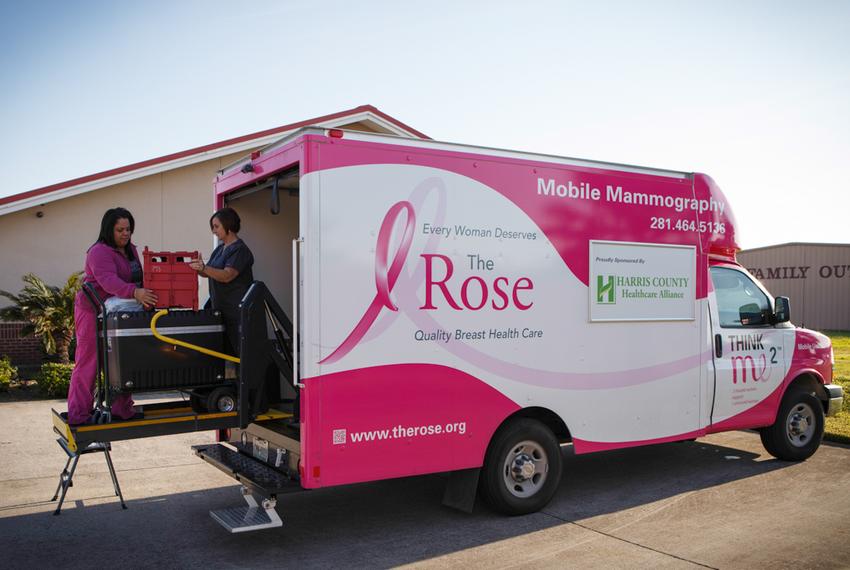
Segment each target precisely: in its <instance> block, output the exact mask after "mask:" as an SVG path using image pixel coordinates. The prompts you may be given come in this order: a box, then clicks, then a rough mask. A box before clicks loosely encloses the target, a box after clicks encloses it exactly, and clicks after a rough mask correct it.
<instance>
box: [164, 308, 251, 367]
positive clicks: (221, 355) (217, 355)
mask: <svg viewBox="0 0 850 570" xmlns="http://www.w3.org/2000/svg"><path fill="white" fill-rule="evenodd" d="M167 314H168V309H162V310H161V311H157V312H156V314H155V315H154V316H153V318H152V319H151V332H152V333H153V336H154V337H156V338H157V339H159V340H161V341H162V342H165V343H168V344H175V345H177V346H182V347H183V348H188V349H189V350H195V351H197V352H200V353H202V354H206V355H208V356H214V357H215V358H221V359H222V360H228V361H230V362H235V363H236V364H239V358H237V357H235V356H230V355H229V354H224V353H223V352H216V351H215V350H210V349H208V348H204V347H203V346H198V345H196V344H189V343H188V342H183V341H182V340H177V339H176V338H171V337H168V336H164V335H161V334H159V333H158V332H157V330H156V322H157V321H158V320H159V318H160V317H162V316H163V315H167Z"/></svg>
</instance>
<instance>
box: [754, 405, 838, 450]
mask: <svg viewBox="0 0 850 570" xmlns="http://www.w3.org/2000/svg"><path fill="white" fill-rule="evenodd" d="M823 428H824V419H823V405H822V404H821V402H820V400H818V399H817V398H815V397H814V396H813V395H811V394H809V393H808V392H801V391H799V390H794V391H789V392H788V393H787V394H785V397H784V398H782V405H781V406H779V413H778V414H777V415H776V421H775V422H773V425H771V426H768V427H766V428H762V430H761V442H762V445H764V448H765V449H766V450H767V452H768V453H769V454H771V455H772V456H774V457H776V458H777V459H782V460H783V461H805V460H806V459H808V458H809V457H811V456H812V454H813V453H814V452H815V451H817V449H818V446H820V442H821V439H823Z"/></svg>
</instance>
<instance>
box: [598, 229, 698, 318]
mask: <svg viewBox="0 0 850 570" xmlns="http://www.w3.org/2000/svg"><path fill="white" fill-rule="evenodd" d="M588 290H589V291H590V320H591V321H678V320H693V319H694V311H695V299H696V248H694V247H693V246H680V245H656V244H639V243H624V242H613V241H591V242H590V282H589V283H588Z"/></svg>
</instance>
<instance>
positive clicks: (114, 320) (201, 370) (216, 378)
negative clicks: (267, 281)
mask: <svg viewBox="0 0 850 570" xmlns="http://www.w3.org/2000/svg"><path fill="white" fill-rule="evenodd" d="M154 314H155V313H154V312H151V311H117V312H110V313H106V319H105V323H104V324H105V327H104V328H105V332H106V335H105V336H106V361H107V362H106V364H107V365H106V366H105V371H106V377H107V378H106V385H107V386H108V389H109V391H110V392H112V393H125V392H158V391H164V390H180V389H186V388H200V387H205V386H216V385H219V384H222V383H223V382H224V376H225V374H224V363H225V361H224V360H222V359H220V358H217V357H214V356H208V355H206V354H203V353H201V352H197V351H195V350H190V349H188V348H184V347H181V346H177V345H173V344H168V343H165V342H163V341H161V340H159V339H157V338H156V337H154V336H153V332H152V331H151V326H150V325H151V319H152V318H153V316H154ZM156 328H157V332H158V333H159V334H161V335H162V336H166V337H171V338H174V339H176V340H181V341H183V342H186V343H189V344H193V345H196V346H201V347H203V348H207V349H210V350H213V351H216V352H222V351H223V348H224V324H223V321H222V318H221V314H220V313H219V312H218V311H212V310H202V311H197V312H196V311H191V310H189V311H171V312H170V313H168V314H167V315H164V316H162V317H161V318H160V319H159V320H158V321H157V324H156ZM102 332H103V331H101V334H102Z"/></svg>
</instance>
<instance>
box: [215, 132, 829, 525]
mask: <svg viewBox="0 0 850 570" xmlns="http://www.w3.org/2000/svg"><path fill="white" fill-rule="evenodd" d="M215 191H216V200H217V206H219V207H221V206H224V205H229V206H232V207H234V208H235V209H236V210H237V211H238V212H239V214H240V216H241V217H242V228H243V229H242V231H241V232H240V236H241V237H242V238H243V239H244V240H245V242H246V243H247V244H248V245H249V246H250V247H251V249H252V250H253V252H254V257H255V259H256V260H257V261H256V265H255V266H254V274H255V275H256V276H257V277H258V278H259V279H261V280H262V281H263V282H264V284H265V286H266V287H267V288H268V291H269V292H270V294H271V295H272V296H273V297H275V298H277V299H278V300H281V301H282V300H286V302H285V303H283V311H284V312H286V313H288V314H289V315H290V316H291V318H292V334H291V337H292V341H293V342H292V354H291V357H292V358H291V360H290V362H294V370H293V371H292V378H290V379H289V381H287V380H286V379H284V380H281V381H280V384H281V385H280V386H272V392H274V393H275V394H277V393H279V399H280V400H282V401H285V400H289V401H294V404H295V407H296V409H295V410H294V414H295V420H294V421H293V420H291V419H290V420H288V421H287V420H280V421H279V422H271V423H268V422H267V423H263V424H262V425H260V424H257V423H250V424H245V425H243V426H241V429H235V430H232V431H231V432H230V439H231V442H232V445H231V444H224V443H221V444H216V445H215V446H204V448H203V449H201V450H199V455H201V456H202V457H204V458H205V459H207V460H208V461H210V462H211V463H214V464H216V465H218V466H219V467H221V468H223V469H225V470H227V471H228V472H229V473H231V474H234V476H235V477H236V478H237V479H239V480H240V481H241V482H243V484H245V485H246V487H247V490H246V491H245V492H246V495H248V494H249V492H250V493H258V494H261V495H265V496H266V497H267V498H270V499H271V501H269V500H267V501H266V502H265V503H264V506H265V507H266V508H265V509H260V508H259V507H258V506H257V505H256V503H254V502H251V499H250V497H248V498H249V504H251V508H249V509H248V510H247V511H243V512H241V513H239V514H238V515H233V514H232V513H231V518H230V519H228V518H227V516H225V515H222V514H218V515H216V514H215V513H214V516H216V518H218V519H219V520H221V522H223V523H224V524H225V526H228V528H230V529H231V530H233V531H236V530H247V529H250V528H262V527H263V526H271V525H272V524H273V521H272V522H269V521H267V520H266V519H264V518H262V517H268V516H270V517H272V518H274V517H275V515H274V514H273V507H274V499H275V498H276V497H277V495H278V494H279V493H281V492H284V487H285V486H286V485H290V486H293V487H297V488H299V489H315V488H319V487H326V486H332V485H341V484H346V483H356V482H362V481H374V480H378V479H386V478H392V477H405V476H410V475H420V474H426V473H436V472H451V473H452V475H451V476H450V477H449V484H448V489H447V494H446V502H447V503H448V504H452V505H454V506H458V507H461V508H467V509H468V508H471V504H472V501H473V499H474V495H475V491H476V490H480V491H481V492H482V494H483V496H484V498H486V499H487V500H488V502H489V503H490V504H491V505H492V506H493V507H494V508H496V509H497V510H499V511H502V512H505V513H508V514H521V513H529V512H533V511H536V510H538V509H540V508H541V507H543V506H544V505H545V504H546V503H547V502H548V501H549V500H550V499H551V497H552V495H553V494H554V492H555V491H556V489H557V486H558V484H559V482H560V480H561V473H562V457H561V452H560V447H559V446H560V445H561V444H565V443H568V442H571V443H572V444H573V446H574V449H575V453H577V454H582V453H588V452H592V451H601V450H610V449H616V448H623V447H630V446H637V445H646V444H652V443H660V442H669V441H677V440H688V439H693V438H697V437H700V436H703V435H706V434H710V433H714V432H719V431H726V430H735V429H741V428H756V429H758V430H760V432H761V437H762V441H763V442H764V445H765V448H766V449H767V450H768V452H769V453H770V454H772V455H774V456H775V457H778V458H780V459H784V460H791V461H799V460H804V459H806V458H807V457H809V456H810V455H811V454H813V453H814V452H815V450H816V449H817V447H818V445H819V444H820V441H821V438H822V435H823V429H824V416H825V415H827V414H830V413H834V412H835V411H836V410H838V409H839V408H840V406H841V402H842V398H843V394H842V391H841V388H840V387H839V386H836V385H833V384H832V383H831V380H832V364H833V355H832V349H831V345H830V341H829V339H828V338H827V337H826V336H824V335H822V334H820V333H817V332H813V331H809V330H804V329H800V328H796V327H795V326H793V325H792V324H790V322H789V304H788V299H786V298H782V297H779V298H775V299H774V298H773V297H772V296H771V295H770V294H769V293H768V292H767V290H766V289H765V288H764V287H763V286H762V285H761V283H759V282H758V281H757V280H756V279H754V278H753V277H752V276H751V275H750V274H748V273H747V271H746V270H745V269H744V268H743V267H741V266H740V265H739V264H738V263H737V262H736V261H735V252H736V251H737V249H738V246H737V242H736V239H735V237H736V229H737V228H736V224H735V218H734V215H733V214H732V210H731V207H730V206H729V203H728V202H727V200H726V198H725V197H724V195H723V193H722V192H721V191H720V189H719V188H718V187H717V185H716V184H715V183H714V181H713V180H712V179H711V178H710V177H708V176H706V175H703V174H692V173H685V172H674V171H668V170H660V169H652V168H642V167H634V166H625V165H619V164H609V163H602V162H595V161H588V160H576V159H571V158H562V157H556V156H548V155H540V154H530V153H521V152H513V151H505V150H497V149H490V148H480V147H472V146H465V145H457V144H447V143H441V142H435V141H430V140H418V139H407V138H400V137H394V136H384V135H374V134H367V133H361V132H351V131H340V130H325V129H318V128H307V129H302V130H300V131H298V132H296V133H294V134H292V135H290V136H288V137H287V138H285V139H283V140H282V141H280V142H278V143H275V144H273V145H270V146H269V147H267V148H265V149H263V150H262V151H258V152H255V153H254V154H253V155H252V156H251V157H248V158H245V159H244V160H241V161H239V162H237V163H235V164H234V165H232V166H230V167H227V168H225V169H223V170H222V171H221V172H220V174H219V176H218V177H217V178H216V181H215ZM249 294H250V293H249ZM266 310H268V309H266ZM244 322H245V321H244V320H243V323H244ZM245 334H246V333H245V331H244V330H243V335H245ZM246 358H249V357H248V356H244V355H243V363H242V366H243V367H244V366H246ZM293 379H294V381H293ZM271 384H274V381H272V382H271ZM250 397H252V396H251V395H250V394H248V393H241V394H240V405H241V406H246V405H247V404H246V398H250ZM269 398H271V401H272V402H273V401H274V399H275V398H274V397H269ZM278 424H279V425H278ZM224 447H226V448H228V449H230V450H231V452H226V453H225V452H224V451H222V450H220V449H219V448H224ZM234 448H235V451H233V449H234ZM225 456H226V457H225ZM258 470H259V471H260V472H261V473H259V474H257V473H258ZM252 473H253V475H252ZM263 477H265V479H263ZM262 481H267V482H268V481H271V482H272V483H270V484H265V485H264V484H263V483H262ZM287 482H288V483H287ZM248 511H250V516H249V514H248ZM255 515H257V516H260V515H262V516H260V518H256V519H254V518H251V517H254V516H255ZM234 516H235V517H236V518H235V519H234V518H233V517H234ZM239 517H242V518H239ZM237 519H238V520H237ZM249 519H250V520H249ZM278 524H279V523H278Z"/></svg>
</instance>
